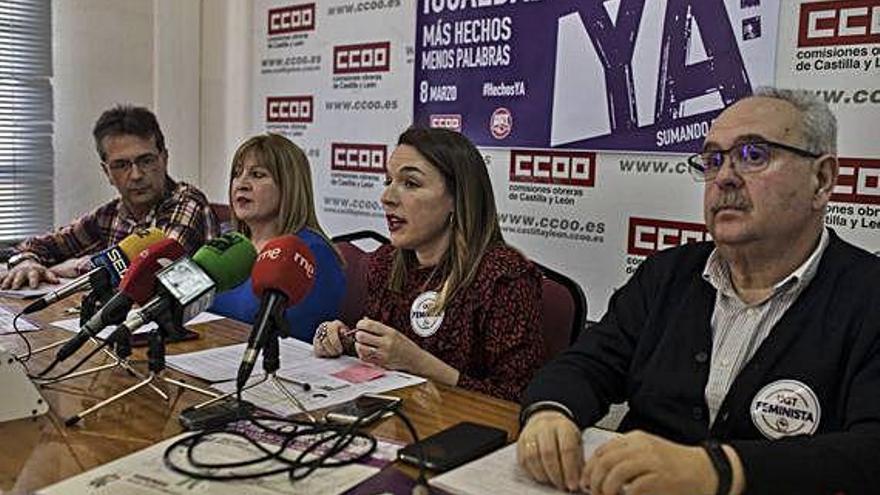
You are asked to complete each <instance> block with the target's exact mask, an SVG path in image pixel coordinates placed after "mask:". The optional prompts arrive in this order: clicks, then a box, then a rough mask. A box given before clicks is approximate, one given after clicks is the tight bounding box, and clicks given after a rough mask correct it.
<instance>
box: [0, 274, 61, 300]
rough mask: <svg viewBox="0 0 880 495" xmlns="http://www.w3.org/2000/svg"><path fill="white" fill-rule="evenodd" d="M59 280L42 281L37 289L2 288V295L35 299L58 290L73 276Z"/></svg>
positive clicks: (11, 297) (0, 294) (0, 291)
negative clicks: (49, 282)
mask: <svg viewBox="0 0 880 495" xmlns="http://www.w3.org/2000/svg"><path fill="white" fill-rule="evenodd" d="M58 280H59V282H58V283H57V284H47V283H42V284H40V285H38V286H37V288H36V289H31V288H29V287H27V286H25V287H23V288H21V289H17V290H12V289H8V290H0V297H8V298H10V299H33V298H35V297H41V296H45V295H46V294H48V293H50V292H52V291H53V290H58V289H60V288H61V287H64V286H65V285H67V284H68V283H70V282H71V281H73V279H72V278H61V279H58Z"/></svg>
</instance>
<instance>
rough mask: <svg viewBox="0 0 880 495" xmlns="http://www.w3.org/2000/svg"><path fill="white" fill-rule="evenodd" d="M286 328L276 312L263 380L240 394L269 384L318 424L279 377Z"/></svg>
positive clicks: (230, 395) (268, 341)
mask: <svg viewBox="0 0 880 495" xmlns="http://www.w3.org/2000/svg"><path fill="white" fill-rule="evenodd" d="M285 326H286V322H285V321H284V316H283V310H278V311H276V312H275V313H274V314H273V315H272V318H271V319H270V323H269V326H268V328H267V331H268V336H267V338H266V344H265V346H264V347H263V350H262V351H263V372H264V374H263V378H261V379H260V380H258V381H256V382H254V383H250V384H248V385H247V386H245V387H244V388H242V389H241V390H240V391H239V392H244V391H245V390H248V389H251V388H254V387H256V386H258V385H261V384H263V383H265V382H269V383H271V384H272V385H274V386H275V388H276V389H278V391H279V392H281V395H282V396H283V397H284V398H285V399H287V401H288V402H289V403H290V404H291V405H293V407H294V408H295V409H298V410H299V411H300V412H301V413H302V414H304V415H305V416H306V418H308V420H309V421H310V422H312V423H318V419H317V418H315V416H314V415H312V414H311V413H310V412H309V411H307V410H306V407H305V406H304V405H303V403H302V402H301V401H300V400H299V399H297V398H296V395H294V394H293V392H291V391H290V390H289V389H288V388H287V387H285V386H284V384H283V383H282V382H283V381H285V380H284V378H280V377H279V376H278V374H277V373H278V369H279V368H281V357H280V354H281V353H280V350H279V344H278V341H279V339H280V338H281V328H283V327H285ZM306 390H308V389H306ZM236 393H238V392H229V393H227V394H223V395H220V396H217V397H214V398H213V399H211V400H209V401H207V402H203V403H201V404H197V405H195V406H193V409H201V408H203V407H205V406H208V405H211V404H213V403H215V402H218V401H221V400H224V399H227V398H229V397H232V396H233V395H235V394H236Z"/></svg>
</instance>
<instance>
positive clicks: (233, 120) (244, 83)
mask: <svg viewBox="0 0 880 495" xmlns="http://www.w3.org/2000/svg"><path fill="white" fill-rule="evenodd" d="M252 15H253V8H252V7H251V5H250V2H242V1H238V0H224V1H209V2H204V3H203V4H202V60H201V64H202V67H201V70H202V80H201V96H202V108H201V113H202V115H201V130H202V134H201V181H200V184H201V187H202V190H203V191H204V192H205V194H207V195H208V197H209V198H211V200H212V201H215V202H222V203H225V202H226V201H227V192H226V187H227V184H228V179H229V168H230V159H231V158H232V155H233V154H234V153H235V150H236V148H237V147H238V145H239V143H241V142H242V141H243V140H244V139H245V137H246V136H248V135H249V134H250V131H251V127H252V126H251V119H250V115H251V100H252V97H251V72H250V70H251V69H250V68H251V58H252V57H251V51H252V48H251V43H252V41H251V39H252V34H251V19H252Z"/></svg>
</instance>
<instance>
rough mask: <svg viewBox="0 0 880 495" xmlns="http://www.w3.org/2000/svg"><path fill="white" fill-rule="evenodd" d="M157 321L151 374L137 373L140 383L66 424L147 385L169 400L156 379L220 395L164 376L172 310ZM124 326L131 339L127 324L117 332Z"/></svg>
mask: <svg viewBox="0 0 880 495" xmlns="http://www.w3.org/2000/svg"><path fill="white" fill-rule="evenodd" d="M156 323H157V328H156V329H155V330H152V331H151V332H150V335H149V348H148V350H147V361H148V368H149V370H150V374H149V376H147V377H146V378H143V377H142V376H141V375H140V374H137V375H136V376H138V378H142V379H141V381H139V382H138V383H136V384H134V385H132V386H131V387H128V388H127V389H125V390H123V391H121V392H119V393H118V394H116V395H113V396H111V397H109V398H107V399H104V400H103V401H101V402H99V403H97V404H95V405H94V406H92V407H89V408H88V409H85V410H83V411H80V412H79V413H77V414H74V415H73V416H71V417H69V418H67V419H66V420H65V421H64V424H65V425H66V426H73V425H75V424H76V423H79V421H80V420H82V419H83V418H84V417H85V416H87V415H89V414H91V413H93V412H95V411H97V410H98V409H101V408H102V407H104V406H106V405H108V404H111V403H113V402H116V401H117V400H119V399H121V398H123V397H125V396H126V395H129V394H131V393H132V392H134V391H136V390H139V389H141V388H143V387H147V386H148V387H150V388H152V389H153V390H155V391H156V392H157V393H158V394H159V395H160V396H162V399H164V400H165V401H166V402H167V401H168V400H169V398H168V394H166V393H165V392H163V391H162V390H161V389H159V388H158V387H156V386H155V385H154V384H153V382H154V381H156V380H157V379H158V380H162V381H164V382H165V383H169V384H171V385H177V386H178V387H180V388H182V389H185V390H191V391H193V392H198V393H200V394H204V395H207V396H210V397H215V398H216V397H218V396H219V395H220V394H218V393H216V392H212V391H210V390H207V389H204V388H201V387H197V386H195V385H190V384H189V383H186V382H183V381H180V380H175V379H173V378H168V377H166V376H162V371H163V370H164V369H165V338H166V335H165V334H166V331H167V329H168V328H172V327H173V326H174V322H173V319H172V317H171V314H170V312H167V311H163V312H162V313H160V315H159V317H158V318H157V321H156ZM123 328H124V329H125V330H122V331H123V332H124V334H125V335H124V338H123V339H122V340H124V341H130V340H131V331H130V330H129V329H128V328H127V327H126V326H125V325H120V326H119V327H118V328H117V332H119V331H120V330H121V329H123ZM128 347H129V350H128V352H129V354H130V353H131V346H130V344H129V346H128Z"/></svg>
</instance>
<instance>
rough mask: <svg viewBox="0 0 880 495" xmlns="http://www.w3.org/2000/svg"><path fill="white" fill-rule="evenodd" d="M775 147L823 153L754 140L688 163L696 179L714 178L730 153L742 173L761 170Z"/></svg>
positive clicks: (698, 156)
mask: <svg viewBox="0 0 880 495" xmlns="http://www.w3.org/2000/svg"><path fill="white" fill-rule="evenodd" d="M773 148H778V149H781V150H785V151H788V152H790V153H794V154H795V155H798V156H802V157H805V158H819V157H820V156H822V155H821V154H817V153H813V152H812V151H807V150H803V149H800V148H795V147H794V146H789V145H787V144H782V143H774V142H772V141H752V142H748V143H742V144H737V145H734V146H731V147H730V148H728V149H726V150H707V151H703V152H701V153H697V154H696V155H691V156H690V157H688V160H687V161H688V165H690V167H689V170H690V173H691V176H693V178H694V180H696V181H700V182H703V181H707V180H712V179H714V178H715V177H716V176H717V175H718V171H719V170H721V167H723V166H724V156H725V155H730V161H731V162H732V163H733V168H734V170H736V171H737V172H738V173H741V174H751V173H754V172H760V171H761V170H764V169H765V168H767V166H768V165H770V151H771V150H772V149H773Z"/></svg>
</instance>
